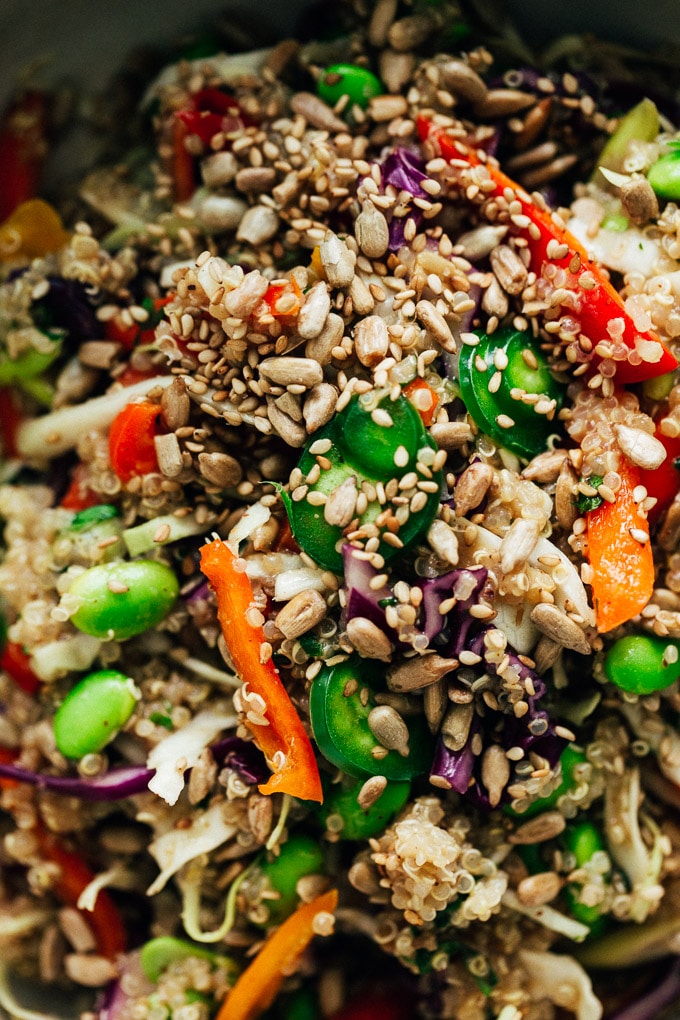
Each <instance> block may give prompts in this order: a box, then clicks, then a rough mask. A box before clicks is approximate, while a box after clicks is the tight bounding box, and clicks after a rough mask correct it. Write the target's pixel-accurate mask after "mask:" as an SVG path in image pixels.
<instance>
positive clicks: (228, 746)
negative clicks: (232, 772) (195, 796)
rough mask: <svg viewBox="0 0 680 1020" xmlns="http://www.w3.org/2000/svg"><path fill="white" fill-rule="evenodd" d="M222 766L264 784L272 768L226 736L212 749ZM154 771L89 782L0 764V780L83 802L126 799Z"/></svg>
mask: <svg viewBox="0 0 680 1020" xmlns="http://www.w3.org/2000/svg"><path fill="white" fill-rule="evenodd" d="M211 751H212V753H213V756H214V758H215V760H216V761H217V763H218V764H220V765H224V764H228V765H230V766H231V767H232V768H234V769H236V770H237V771H238V772H240V773H241V775H242V777H243V778H244V779H245V781H246V782H248V783H262V782H264V781H265V780H266V779H267V777H268V775H269V769H268V768H267V763H266V761H265V759H264V755H263V754H262V752H261V751H260V749H259V748H258V747H257V746H256V745H255V744H254V743H252V741H247V740H242V739H241V738H240V737H225V738H224V740H220V741H218V743H216V744H213V745H212V747H211ZM154 772H155V770H154V769H148V768H146V766H145V765H126V766H122V767H121V768H114V769H110V770H109V771H108V772H106V773H104V775H102V776H94V777H93V778H91V779H87V778H84V777H81V776H53V775H49V774H45V773H41V772H33V771H31V770H30V769H25V768H23V767H22V766H20V765H10V764H8V765H5V764H2V763H0V777H2V778H3V779H15V780H17V782H19V783H28V784H29V785H30V786H37V787H38V788H39V789H41V790H51V791H52V792H53V793H60V794H62V795H63V796H64V797H79V798H80V799H81V800H90V801H98V800H99V801H106V800H110V801H114V800H125V798H126V797H132V796H134V795H135V794H136V793H144V791H145V790H147V789H148V786H149V780H150V779H151V777H152V776H153V775H154Z"/></svg>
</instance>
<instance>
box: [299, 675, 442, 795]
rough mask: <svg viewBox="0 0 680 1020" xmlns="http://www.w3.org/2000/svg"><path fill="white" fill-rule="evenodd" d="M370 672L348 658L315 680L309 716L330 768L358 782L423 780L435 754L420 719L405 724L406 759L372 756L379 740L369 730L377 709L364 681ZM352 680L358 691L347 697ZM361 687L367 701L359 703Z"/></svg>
mask: <svg viewBox="0 0 680 1020" xmlns="http://www.w3.org/2000/svg"><path fill="white" fill-rule="evenodd" d="M368 668H369V667H368V666H367V665H366V664H364V663H362V662H361V660H359V659H350V660H348V662H343V663H339V664H338V665H337V666H333V667H330V668H329V667H326V668H325V669H322V670H321V672H320V673H319V674H318V676H317V677H316V678H315V679H314V682H313V683H312V687H311V692H310V701H309V711H310V718H311V723H312V732H313V734H314V739H315V740H316V743H317V745H318V748H319V750H320V752H321V753H322V754H323V755H324V757H325V758H326V759H327V760H328V761H330V762H331V764H333V765H335V766H336V767H337V768H339V769H342V770H343V772H346V773H347V774H348V775H350V776H355V777H356V778H368V777H369V776H377V775H381V776H385V778H386V779H388V780H400V781H403V780H409V779H414V778H415V777H416V776H420V775H423V773H425V772H426V771H427V769H428V768H429V767H430V765H431V763H432V757H433V753H434V747H433V740H432V736H431V734H430V731H429V729H428V727H427V724H426V722H425V718H424V716H416V717H415V718H414V719H409V720H408V724H407V725H408V729H409V753H408V755H406V756H403V755H401V754H399V753H398V752H397V751H388V752H387V754H386V755H385V756H384V757H376V756H374V754H373V753H372V752H373V750H374V748H375V747H376V746H378V741H377V740H376V738H375V737H374V735H373V733H372V732H371V730H370V728H369V725H368V716H369V714H370V712H371V709H373V708H375V706H376V701H375V692H374V690H373V688H372V687H371V686H370V684H368V683H366V682H365V677H366V672H367V671H368ZM352 680H357V681H358V687H357V689H356V690H355V691H353V693H347V691H348V687H347V685H348V682H349V681H352ZM352 686H353V685H352ZM364 688H365V689H366V691H367V692H368V696H367V697H366V696H364V698H363V700H362V697H361V693H360V692H361V691H362V689H364ZM364 701H365V704H364V703H363V702H364Z"/></svg>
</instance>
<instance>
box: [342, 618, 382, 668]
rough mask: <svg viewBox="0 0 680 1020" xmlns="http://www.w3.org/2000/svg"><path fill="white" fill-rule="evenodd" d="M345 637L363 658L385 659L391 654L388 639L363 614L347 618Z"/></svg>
mask: <svg viewBox="0 0 680 1020" xmlns="http://www.w3.org/2000/svg"><path fill="white" fill-rule="evenodd" d="M347 638H348V640H349V642H350V644H351V645H352V647H353V648H354V649H355V651H357V652H358V653H359V655H361V656H363V658H365V659H382V660H383V661H387V660H389V658H390V657H391V655H392V642H391V641H390V639H389V638H388V637H387V635H386V634H385V633H383V631H382V630H380V628H379V627H377V626H376V625H375V624H374V623H373V622H372V621H371V620H367V619H366V617H365V616H355V617H353V618H352V619H351V620H348V622H347Z"/></svg>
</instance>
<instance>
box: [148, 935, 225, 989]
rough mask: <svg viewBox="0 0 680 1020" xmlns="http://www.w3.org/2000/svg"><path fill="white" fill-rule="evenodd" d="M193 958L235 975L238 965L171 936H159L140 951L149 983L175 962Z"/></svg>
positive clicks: (208, 950)
mask: <svg viewBox="0 0 680 1020" xmlns="http://www.w3.org/2000/svg"><path fill="white" fill-rule="evenodd" d="M191 956H195V957H198V958H199V959H200V960H210V962H211V963H213V964H214V965H215V966H223V967H226V969H227V970H228V971H229V972H230V973H232V974H234V975H235V973H236V965H235V964H234V962H233V960H231V959H230V958H229V957H228V956H222V955H220V954H218V953H213V952H212V951H211V950H210V949H206V948H205V947H204V946H197V945H194V943H193V942H187V940H186V939H177V938H173V937H172V936H171V935H159V936H158V937H157V938H155V939H150V940H149V942H145V943H144V945H143V946H142V948H141V949H140V951H139V962H140V964H141V967H142V970H143V971H144V974H145V975H146V977H147V978H148V979H149V981H154V982H156V981H158V979H159V977H160V976H161V974H162V973H163V971H164V970H167V968H168V967H169V966H170V964H171V963H174V961H175V960H186V959H188V958H189V957H191Z"/></svg>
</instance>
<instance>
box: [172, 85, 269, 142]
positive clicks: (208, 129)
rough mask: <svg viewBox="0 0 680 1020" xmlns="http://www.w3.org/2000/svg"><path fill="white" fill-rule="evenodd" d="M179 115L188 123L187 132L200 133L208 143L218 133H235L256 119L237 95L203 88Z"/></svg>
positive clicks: (202, 138) (179, 117) (185, 123)
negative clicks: (241, 104) (243, 105)
mask: <svg viewBox="0 0 680 1020" xmlns="http://www.w3.org/2000/svg"><path fill="white" fill-rule="evenodd" d="M175 116H176V117H177V119H178V120H181V121H182V123H183V124H184V125H185V126H186V129H187V132H188V133H189V134H191V135H198V137H199V138H200V139H201V141H202V142H203V144H204V145H209V144H210V140H211V139H212V138H213V137H214V136H215V135H216V134H220V133H222V134H224V135H228V134H233V132H235V131H241V130H242V129H243V128H244V127H251V126H252V125H253V124H254V123H255V122H254V121H253V119H252V118H251V117H249V116H248V114H247V113H244V111H243V110H242V109H241V107H240V106H239V104H238V103H237V101H236V100H235V99H234V97H233V96H229V95H227V93H226V92H220V90H219V89H201V91H200V92H197V93H196V95H195V96H193V97H192V106H191V107H190V108H189V109H186V110H179V111H178V112H177V113H176V114H175ZM224 147H225V148H226V145H225V146H224Z"/></svg>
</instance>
